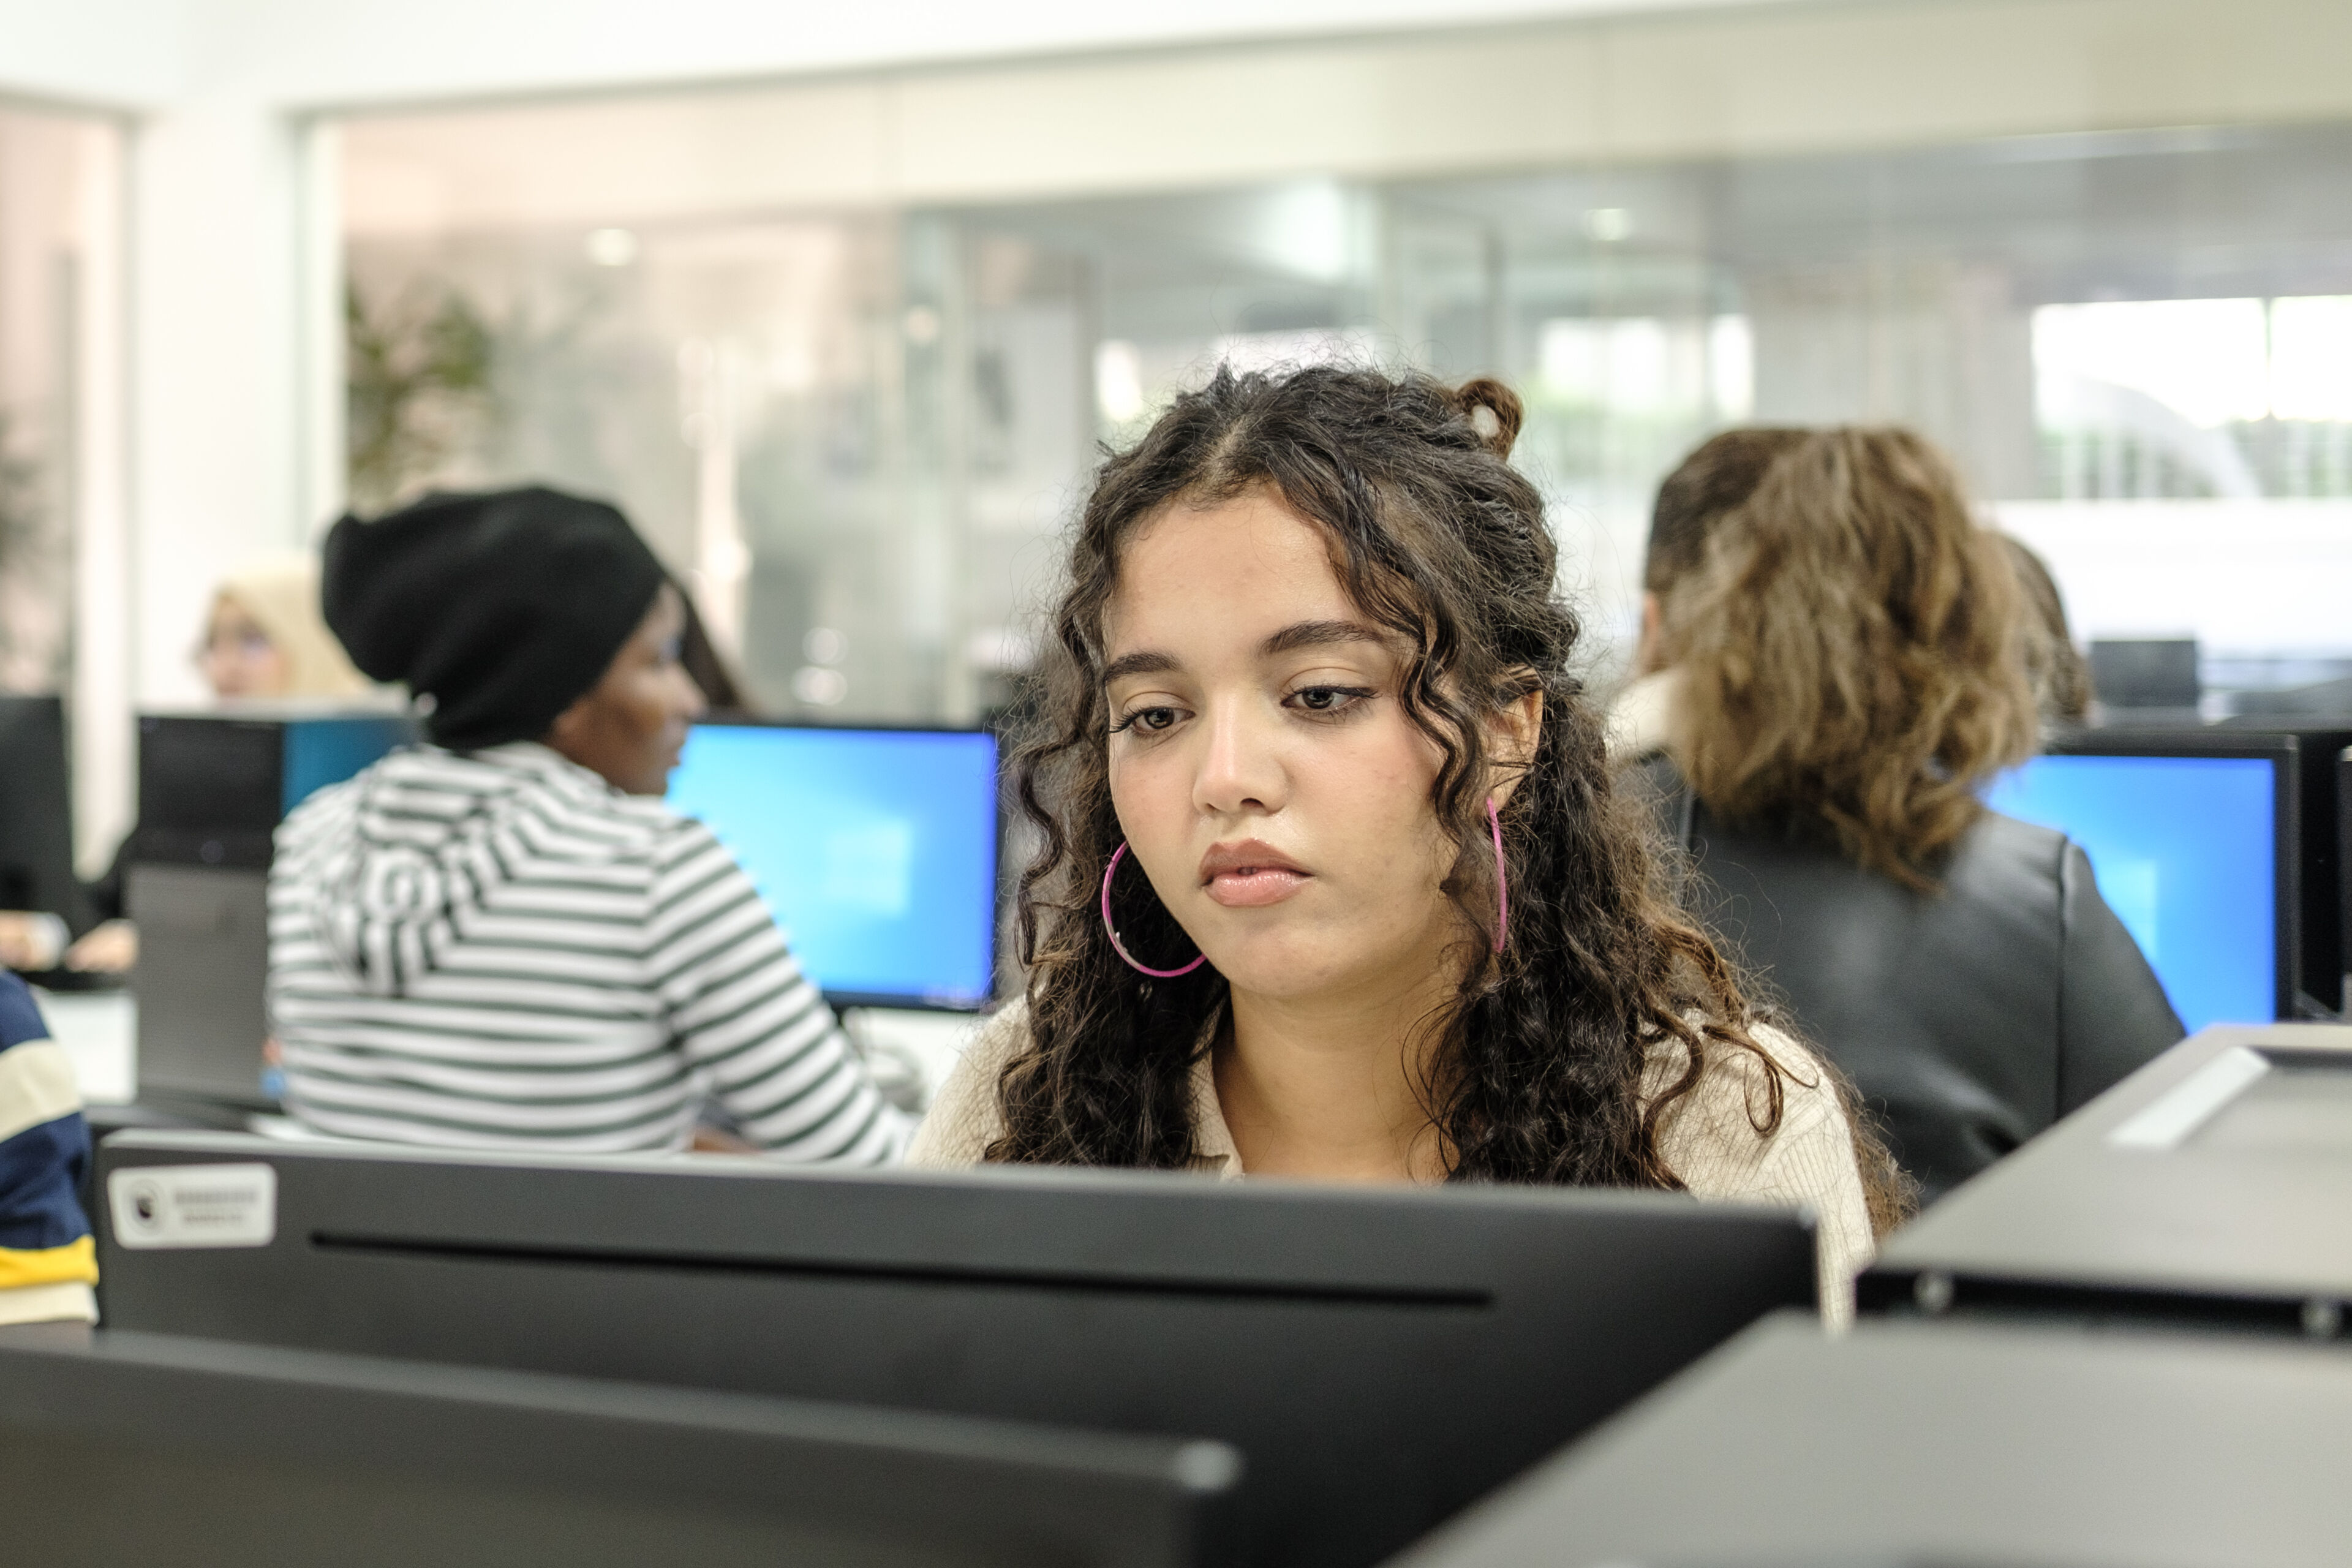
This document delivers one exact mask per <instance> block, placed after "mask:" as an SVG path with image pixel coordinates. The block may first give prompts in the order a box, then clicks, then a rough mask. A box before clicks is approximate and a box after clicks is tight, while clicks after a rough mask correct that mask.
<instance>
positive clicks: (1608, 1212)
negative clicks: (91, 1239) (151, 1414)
mask: <svg viewBox="0 0 2352 1568" xmlns="http://www.w3.org/2000/svg"><path fill="white" fill-rule="evenodd" d="M100 1158H101V1161H102V1163H103V1170H102V1182H101V1185H102V1190H103V1191H104V1192H105V1194H106V1198H105V1199H104V1206H105V1207H106V1210H107V1214H106V1216H105V1219H104V1220H103V1222H102V1224H103V1226H104V1230H105V1237H104V1240H103V1243H102V1246H103V1253H102V1269H103V1274H104V1280H105V1283H104V1287H103V1289H104V1303H103V1304H104V1310H105V1312H106V1314H107V1319H108V1321H110V1322H111V1323H113V1324H115V1325H117V1326H118V1327H123V1328H132V1329H150V1330H156V1331H170V1332H179V1333H188V1334H197V1335H207V1336H218V1337H221V1338H225V1339H241V1340H248V1341H257V1342H274V1343H279V1344H287V1345H299V1346H310V1347H316V1348H320V1349H331V1350H340V1351H351V1352H364V1353H371V1354H388V1355H400V1356H417V1357H425V1358H430V1359H436V1360H446V1361H455V1362H468V1363H487V1364H494V1365H504V1366H515V1367H528V1368H536V1369H541V1370H546V1371H553V1372H566V1373H585V1374H591V1375H596V1376H604V1377H615V1378H626V1379H635V1380H641V1381H646V1382H653V1383H673V1384H696V1385H700V1386H705V1387H713V1388H729V1389H749V1390H757V1391H761V1392H767V1393H774V1394H793V1395H797V1396H802V1397H809V1398H819V1399H832V1400H843V1401H850V1402H858V1403H872V1404H877V1405H894V1406H902V1407H908V1408H922V1409H931V1410H937V1411H946V1412H955V1413H961V1414H969V1415H985V1416H992V1417H1001V1418H1012V1419H1022V1420H1036V1421H1044V1422H1048V1423H1052V1424H1055V1425H1061V1426H1080V1427H1094V1428H1103V1429H1108V1430H1113V1431H1124V1432H1129V1433H1147V1434H1158V1435H1163V1436H1201V1437H1210V1438H1218V1439H1223V1440H1225V1441H1228V1442H1231V1443H1232V1444H1233V1445H1234V1447H1237V1448H1239V1449H1240V1450H1241V1452H1242V1453H1243V1455H1244V1465H1245V1470H1246V1473H1245V1477H1244V1483H1243V1490H1242V1496H1241V1498H1240V1500H1239V1503H1238V1509H1237V1516H1238V1524H1237V1530H1236V1535H1235V1540H1236V1542H1237V1545H1236V1548H1235V1551H1234V1555H1233V1558H1232V1560H1233V1561H1235V1562H1240V1563H1253V1564H1257V1563H1285V1564H1295V1565H1310V1564H1346V1565H1351V1568H1352V1565H1360V1564H1368V1563H1375V1562H1377V1561H1379V1560H1380V1559H1381V1558H1382V1557H1385V1556H1387V1555H1388V1554H1389V1553H1391V1552H1394V1551H1395V1550H1397V1549H1398V1548H1400V1547H1402V1545H1403V1544H1404V1543H1405V1542H1408V1541H1410V1540H1412V1539H1413V1538H1415V1537H1417V1536H1418V1535H1420V1534H1421V1533H1422V1532H1423V1531H1426V1530H1427V1529H1429V1528H1430V1527H1431V1526H1433V1525H1434V1524H1435V1523H1436V1522H1437V1521H1439V1520H1441V1519H1444V1518H1445V1517H1446V1516H1448V1515H1449V1514H1451V1513H1453V1512H1454V1511H1455V1510H1458V1509H1460V1508H1461V1507H1463V1506H1464V1505H1465V1504H1466V1503H1468V1502H1469V1501H1471V1500H1473V1499H1475V1498H1476V1497H1478V1496H1479V1495H1481V1494H1482V1493H1484V1492H1486V1491H1487V1490H1489V1489H1492V1488H1493V1487H1494V1486H1496V1484H1498V1483H1499V1482H1501V1481H1503V1480H1504V1479H1507V1478H1508V1477H1509V1476H1511V1475H1513V1474H1515V1473H1517V1471H1519V1470H1521V1469H1523V1468H1526V1467H1527V1466H1528V1465H1529V1464H1531V1463H1533V1462H1534V1461H1535V1460H1536V1459H1538V1458H1540V1457H1541V1456H1543V1455H1544V1454H1546V1453H1548V1452H1549V1451H1551V1450H1552V1449H1555V1448H1557V1447H1559V1446H1560V1445H1561V1444H1562V1443H1564V1442H1566V1441H1568V1440H1569V1439H1570V1438H1572V1437H1574V1436H1577V1435H1578V1434H1579V1433H1580V1432H1581V1431H1583V1430H1584V1429H1585V1428H1586V1427H1588V1426H1591V1425H1592V1424H1593V1423H1594V1422H1596V1421H1598V1420H1600V1419H1601V1417H1603V1416H1605V1415H1609V1414H1610V1413H1611V1412H1612V1411H1613V1410H1615V1409H1617V1408H1618V1407H1619V1406H1621V1405H1623V1404H1625V1403H1626V1402H1627V1401H1628V1400H1630V1399H1632V1398H1633V1397H1634V1396H1636V1395H1638V1394H1641V1393H1643V1391H1644V1390H1646V1389H1648V1388H1650V1387H1651V1386H1653V1385H1654V1384H1657V1383H1659V1382H1661V1381H1662V1380H1664V1378H1666V1377H1667V1376H1669V1375H1671V1374H1672V1373H1675V1372H1676V1371H1677V1370H1679V1369H1680V1368H1681V1367H1682V1366H1684V1365H1685V1364H1686V1363H1689V1362H1690V1361H1692V1360H1694V1359H1695V1358H1696V1357H1697V1356H1698V1355H1700V1354H1701V1353H1703V1352H1706V1350H1708V1349H1710V1348H1711V1347H1713V1346H1714V1345H1715V1344H1717V1343H1718V1342H1721V1341H1722V1340H1723V1339H1725V1338H1726V1337H1727V1336H1728V1335H1730V1334H1732V1333H1734V1332H1736V1331H1738V1330H1739V1329H1740V1328H1742V1327H1743V1326H1745V1325H1746V1324H1747V1323H1748V1322H1750V1321H1753V1320H1754V1319H1756V1318H1757V1317H1758V1316H1759V1315H1760V1314H1762V1313H1763V1312H1765V1311H1768V1310H1772V1309H1775V1308H1778V1307H1781V1306H1786V1305H1792V1304H1793V1305H1810V1304H1811V1302H1812V1301H1813V1300H1814V1293H1815V1292H1814V1264H1813V1243H1812V1237H1811V1222H1810V1220H1808V1219H1806V1218H1803V1217H1801V1216H1800V1215H1796V1214H1794V1213H1791V1212H1786V1211H1776V1210H1768V1209H1748V1208H1740V1207H1733V1206H1728V1205H1701V1204H1699V1203H1697V1202H1696V1201H1693V1200H1690V1199H1687V1198H1683V1197H1679V1196H1674V1195H1669V1194H1636V1193H1610V1192H1593V1191H1565V1190H1559V1189H1528V1188H1516V1189H1506V1188H1494V1187H1485V1188H1469V1187H1465V1188H1442V1189H1423V1190H1413V1189H1377V1188H1330V1187H1306V1186H1296V1185H1288V1184H1273V1183H1267V1184H1219V1183H1212V1182H1208V1181H1204V1180H1202V1179H1199V1178H1196V1177H1188V1176H1181V1175H1170V1174H1162V1173H1109V1172H1069V1171H1034V1170H1022V1171H1007V1170H1001V1169H999V1170H989V1171H982V1172H973V1173H955V1174H938V1175H931V1174H916V1173H885V1174H878V1175H877V1174H868V1175H847V1174H834V1173H819V1172H811V1171H794V1170H791V1169H789V1168H784V1167H779V1166H775V1165H772V1164H763V1163H760V1162H756V1161H749V1160H730V1161H680V1160H653V1159H635V1160H628V1161H621V1162H611V1161H606V1162H594V1161H563V1162H558V1161H555V1160H550V1159H535V1158H530V1157H525V1156H514V1157H502V1156H498V1155H464V1156H448V1157H439V1156H434V1155H428V1154H417V1155H408V1154H404V1153H403V1152H385V1151H381V1150H377V1149H367V1150H352V1151H345V1150H339V1149H333V1148H329V1147H291V1148H289V1146H287V1145H284V1144H272V1143H269V1142H267V1141H262V1140H254V1139H247V1138H240V1137H237V1136H235V1135H229V1134H198V1133H187V1134H173V1133H147V1132H131V1133H123V1134H119V1135H117V1136H116V1137H115V1138H113V1139H111V1140H110V1141H109V1142H108V1143H107V1145H106V1147H105V1149H104V1150H103V1151H102V1152H101V1155H100ZM239 1163H242V1164H245V1165H247V1166H248V1167H251V1166H256V1165H266V1166H267V1167H268V1168H269V1171H270V1172H271V1173H272V1174H271V1175H270V1176H268V1178H266V1179H263V1178H259V1177H257V1173H255V1172H254V1171H253V1170H251V1169H247V1171H245V1172H244V1173H230V1172H226V1171H224V1169H223V1166H224V1165H236V1164H239ZM158 1167H162V1168H163V1169H158ZM172 1167H184V1168H186V1169H185V1170H184V1171H183V1172H174V1171H173V1170H172V1169H171V1168H172ZM175 1184H184V1188H185V1191H186V1192H188V1193H189V1194H193V1197H192V1198H191V1199H190V1200H189V1201H191V1202H194V1203H197V1204H199V1205H201V1204H202V1203H205V1202H215V1201H217V1200H219V1199H220V1197H221V1194H223V1193H225V1192H228V1191H230V1190H231V1188H234V1187H237V1186H238V1184H243V1185H244V1187H246V1188H252V1187H257V1186H259V1185H268V1184H274V1187H275V1197H274V1219H273V1223H272V1224H271V1226H269V1232H270V1234H269V1239H268V1241H267V1243H266V1244H263V1245H244V1246H235V1247H194V1248H178V1247H170V1248H166V1247H158V1246H156V1245H154V1243H155V1241H156V1239H157V1237H163V1235H164V1233H165V1232H171V1231H173V1229H174V1227H175V1226H178V1225H179V1221H178V1220H177V1219H175V1218H173V1215H178V1214H180V1213H181V1210H180V1209H179V1208H178V1207H176V1206H175V1205H178V1204H179V1203H180V1201H181V1200H180V1199H179V1198H178V1197H176V1196H174V1194H175V1193H177V1192H179V1191H181V1190H182V1187H181V1186H178V1185H175ZM142 1203H143V1205H144V1208H143V1209H142V1207H141V1205H142ZM157 1215H162V1216H163V1217H162V1218H158V1217H156V1216H157ZM204 1223H211V1222H204ZM236 1223H238V1222H235V1221H232V1222H231V1228H232V1229H234V1228H235V1224H236ZM242 1223H247V1224H250V1223H252V1222H251V1221H250V1219H249V1218H248V1219H247V1221H246V1222H242ZM159 1227H161V1228H160V1229H159ZM201 1229H202V1226H201V1225H200V1226H199V1230H201ZM245 1234H246V1239H247V1241H248V1242H250V1241H251V1240H252V1238H253V1237H255V1236H257V1234H258V1232H257V1231H247V1233H245ZM165 1239H168V1237H165Z"/></svg>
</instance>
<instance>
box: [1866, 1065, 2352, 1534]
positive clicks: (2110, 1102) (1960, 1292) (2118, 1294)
mask: <svg viewBox="0 0 2352 1568" xmlns="http://www.w3.org/2000/svg"><path fill="white" fill-rule="evenodd" d="M1856 1295H1857V1298H1858V1300H1859V1302H1860V1306H1861V1310H1862V1311H1863V1312H1864V1315H1869V1314H1872V1313H1895V1314H1922V1315H1927V1316H1954V1317H1973V1316H1977V1315H1981V1314H1995V1315H2001V1316H2012V1317H2026V1318H2032V1319H2035V1320H2039V1321H2070V1322H2074V1323H2076V1324H2085V1323H2126V1322H2138V1323H2145V1324H2151V1325H2153V1324H2159V1323H2170V1324H2175V1325H2179V1326H2181V1327H2194V1328H2201V1329H2205V1330H2246V1331H2268V1332H2274V1333H2283V1334H2288V1335H2296V1334H2302V1335H2308V1336H2311V1337H2315V1338H2320V1339H2331V1338H2336V1337H2337V1336H2345V1337H2346V1338H2347V1345H2346V1347H2345V1353H2346V1354H2347V1356H2352V1322H2347V1317H2352V1027H2346V1026H2336V1025H2321V1024H2273V1025H2262V1026H2216V1027H2213V1028H2209V1029H2203V1030H2200V1031H2199V1032H2198V1033H2197V1034H2196V1035H2195V1036H2193V1037H2190V1038H2189V1039H2187V1040H2184V1041H2182V1042H2181V1043H2180V1044H2179V1045H2178V1046H2176V1047H2173V1048H2172V1049H2171V1050H2169V1051H2167V1052H2166V1053H2165V1054H2164V1055H2163V1056H2161V1057H2158V1058H2157V1059H2156V1060H2154V1061H2152V1062H2150V1063H2148V1064H2147V1066H2146V1067H2144V1068H2141V1069H2140V1070H2139V1071H2137V1072H2136V1073H2134V1074H2132V1075H2131V1076H2130V1077H2129V1078H2127V1079H2125V1080H2124V1081H2123V1082H2121V1083H2119V1084H2117V1085H2116V1087H2115V1088H2113V1089H2109V1090H2108V1091H2107V1092H2106V1093H2105V1094H2103V1095H2101V1096H2100V1097H2099V1098H2098V1099H2096V1100H2093V1101H2092V1102H2091V1103H2090V1104H2089V1105H2086V1106H2084V1108H2083V1109H2082V1110H2078V1111H2076V1112H2075V1113H2074V1115H2072V1116H2070V1117H2068V1118H2067V1119H2066V1120H2064V1121H2062V1122H2060V1123H2059V1124H2058V1125H2057V1126H2055V1127H2053V1128H2052V1129H2051V1130H2050V1131H2047V1132H2044V1133H2043V1134H2042V1136H2040V1137H2039V1138H2036V1139H2034V1140H2033V1141H2032V1142H2030V1143H2028V1144H2027V1145H2026V1146H2025V1147H2024V1148H2023V1149H2021V1150H2020V1151H2019V1152H2016V1153H2014V1154H2012V1155H2011V1156H2010V1157H2009V1158H2008V1159H2006V1160H2004V1161H2002V1162H2001V1163H2000V1164H1998V1165H1995V1166H1994V1167H1993V1168H1992V1169H1991V1170H1990V1171H1987V1172H1985V1173H1983V1174H1981V1175H1979V1176H1978V1177H1976V1178H1975V1179H1974V1180H1972V1181H1969V1182H1968V1183H1967V1184H1964V1185H1962V1186H1961V1187H1960V1188H1959V1189H1958V1191H1956V1192H1954V1193H1953V1194H1951V1195H1949V1196H1948V1197H1947V1198H1945V1199H1944V1200H1943V1201H1942V1202H1941V1203H1939V1204H1937V1205H1935V1206H1934V1207H1932V1208H1930V1209H1928V1210H1927V1213H1925V1214H1923V1215H1920V1216H1919V1217H1918V1218H1917V1219H1916V1220H1914V1221H1913V1222H1912V1223H1911V1224H1910V1225H1908V1226H1906V1227H1904V1229H1903V1230H1901V1231H1900V1232H1898V1233H1897V1234H1896V1235H1895V1236H1894V1237H1890V1238H1889V1239H1888V1241H1887V1243H1886V1246H1885V1249H1884V1250H1883V1251H1882V1252H1881V1253H1880V1255H1879V1258H1878V1260H1877V1262H1876V1263H1875V1264H1874V1266H1873V1267H1872V1268H1870V1269H1869V1270H1868V1271H1867V1272H1866V1273H1864V1276H1863V1277H1862V1279H1861V1280H1860V1281H1859V1282H1858V1285H1857V1289H1856ZM2347 1495H2352V1481H2347ZM2347 1524H2352V1507H2347ZM2346 1555H2347V1560H2352V1529H2347V1543H2346Z"/></svg>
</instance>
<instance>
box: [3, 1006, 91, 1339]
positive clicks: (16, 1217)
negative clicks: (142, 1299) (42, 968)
mask: <svg viewBox="0 0 2352 1568" xmlns="http://www.w3.org/2000/svg"><path fill="white" fill-rule="evenodd" d="M88 1169H89V1126H88V1124H87V1123H85V1122H84V1121H82V1115H81V1091H80V1089H78V1088H77V1087H76V1086H75V1082H74V1068H73V1063H72V1062H71V1061H70V1060H69V1059H68V1058H67V1056H66V1053H65V1051H64V1050H63V1049H62V1048H60V1047H58V1045H57V1043H56V1042H55V1041H53V1040H51V1039H50V1038H49V1029H48V1026H47V1024H45V1023H43V1022H42V1021H41V1012H40V1009H39V1008H38V1007H36V1006H35V1005H33V994H32V992H31V991H30V990H29V989H28V988H27V987H26V984H25V983H24V982H23V981H22V980H19V979H18V978H16V976H15V975H13V974H9V973H5V972H0V1324H5V1323H41V1322H56V1321H79V1322H84V1323H87V1322H91V1321H96V1319H97V1317H98V1301H97V1298H96V1297H94V1296H93V1295H92V1294H91V1293H90V1287H91V1286H93V1285H95V1284H97V1283H98V1256H97V1253H96V1250H95V1249H94V1248H93V1247H92V1245H91V1242H90V1237H89V1219H88V1218H86V1217H85V1216H84V1215H83V1214H82V1212H81V1200H80V1198H79V1196H77V1195H76V1194H77V1190H78V1189H79V1187H80V1185H81V1179H82V1176H83V1174H84V1173H85V1172H87V1171H88Z"/></svg>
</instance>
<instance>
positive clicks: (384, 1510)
mask: <svg viewBox="0 0 2352 1568" xmlns="http://www.w3.org/2000/svg"><path fill="white" fill-rule="evenodd" d="M74 1326H75V1327H76V1328H79V1325H74ZM40 1327H42V1328H52V1327H58V1325H40ZM1235 1468H1236V1461H1235V1459H1234V1456H1233V1454H1232V1453H1231V1451H1230V1450H1227V1449H1224V1448H1223V1447H1220V1446H1219V1445H1216V1444H1213V1443H1205V1442H1199V1441H1194V1442H1189V1443H1188V1442H1179V1441H1171V1440H1153V1439H1145V1438H1137V1437H1118V1436H1106V1435H1104V1434H1100V1433H1078V1432H1063V1431H1056V1430H1052V1429H1048V1428H1043V1427H1022V1426H1013V1425H1012V1424H1010V1423H1004V1422H981V1421H974V1420H971V1418H969V1417H961V1416H944V1415H928V1414H908V1413H905V1412H898V1411H884V1410H858V1409H848V1408H845V1407H842V1406H838V1405H814V1404H811V1403H807V1402H802V1401H785V1400H777V1399H770V1398H761V1397H757V1396H749V1395H744V1394H713V1393H709V1392H706V1391H703V1390H698V1389H693V1390H689V1389H675V1388H646V1387H638V1386H631V1385H627V1384H608V1383H597V1382H595V1381H593V1380H590V1379H585V1378H572V1377H561V1376H550V1375H548V1374H545V1373H512V1372H507V1373H483V1372H481V1371H480V1370H478V1369H475V1368H461V1367H449V1366H435V1365H429V1364H421V1363H402V1362H394V1361H384V1360H378V1359H373V1358H366V1357H358V1356H347V1355H339V1354H332V1353H324V1352H316V1351H290V1350H285V1349H280V1348H276V1347H257V1346H251V1345H237V1344H226V1343H222V1342H217V1341H205V1340H186V1339H179V1338H175V1337H173V1336H168V1335H150V1334H138V1333H121V1332H116V1331H110V1330H101V1331H99V1333H98V1334H97V1335H96V1336H95V1337H94V1339H92V1340H90V1341H89V1342H86V1343H85V1344H82V1345H76V1344H72V1343H69V1342H64V1341H62V1340H61V1339H60V1338H59V1337H58V1336H56V1335H54V1334H50V1335H39V1334H35V1333H33V1331H30V1330H26V1329H17V1330H12V1331H7V1332H5V1334H0V1505H5V1507H6V1509H7V1510H8V1551H7V1552H6V1553H5V1560H6V1561H8V1562H10V1563H23V1564H26V1565H27V1568H30V1565H33V1564H42V1565H52V1564H54V1565H65V1564H74V1563H103V1564H106V1565H108V1568H317V1565H318V1564H320V1563H333V1564H334V1565H335V1568H425V1565H428V1564H429V1565H430V1568H671V1565H673V1564H692V1565H693V1568H754V1565H759V1568H772V1565H773V1564H777V1563H792V1564H794V1565H795V1568H1028V1565H1030V1564H1035V1563H1063V1564H1067V1565H1069V1568H1192V1565H1193V1564H1195V1563H1200V1562H1201V1561H1202V1547H1201V1542H1202V1537H1203V1536H1204V1534H1205V1533H1206V1532H1207V1531H1209V1530H1211V1529H1213V1516H1214V1510H1215V1507H1216V1505H1217V1504H1218V1502H1219V1501H1220V1500H1221V1499H1222V1497H1223V1495H1224V1493H1225V1491H1226V1489H1227V1488H1228V1487H1229V1485H1230V1478H1231V1476H1232V1474H1233V1473H1234V1469H1235Z"/></svg>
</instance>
